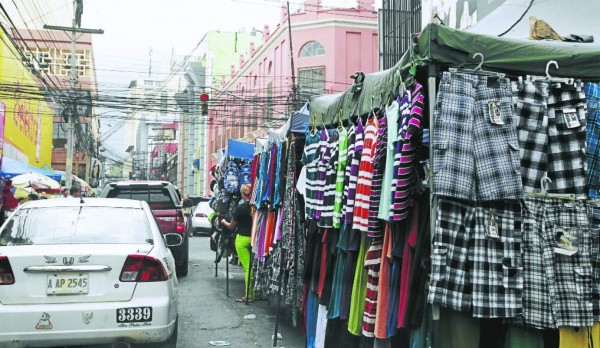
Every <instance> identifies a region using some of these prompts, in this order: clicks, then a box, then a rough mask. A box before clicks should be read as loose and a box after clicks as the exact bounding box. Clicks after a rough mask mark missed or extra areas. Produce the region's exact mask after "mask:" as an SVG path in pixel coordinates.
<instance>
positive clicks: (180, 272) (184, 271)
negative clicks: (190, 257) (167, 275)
mask: <svg viewBox="0 0 600 348" xmlns="http://www.w3.org/2000/svg"><path fill="white" fill-rule="evenodd" d="M175 272H176V273H177V276H178V277H186V276H187V275H188V262H187V260H186V261H185V263H184V264H183V265H181V266H177V269H176V270H175Z"/></svg>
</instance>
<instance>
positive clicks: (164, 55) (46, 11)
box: [2, 0, 381, 151]
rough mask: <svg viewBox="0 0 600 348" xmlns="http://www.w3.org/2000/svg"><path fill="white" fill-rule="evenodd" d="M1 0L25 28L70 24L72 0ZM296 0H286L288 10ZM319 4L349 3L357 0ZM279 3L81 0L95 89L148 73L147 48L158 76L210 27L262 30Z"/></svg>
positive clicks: (115, 87)
mask: <svg viewBox="0 0 600 348" xmlns="http://www.w3.org/2000/svg"><path fill="white" fill-rule="evenodd" d="M380 2H381V1H380V0H379V1H377V3H380ZM2 3H3V4H4V6H5V8H6V9H7V10H8V12H9V13H10V15H11V17H12V19H13V21H15V22H16V23H17V26H21V27H23V23H24V22H26V23H27V25H28V26H29V27H30V28H41V27H42V25H43V24H53V25H61V26H70V25H71V21H72V16H73V12H72V6H73V1H72V0H15V1H14V2H13V1H2ZM301 3H303V1H302V0H292V1H290V7H291V8H292V11H293V10H294V9H295V8H296V9H297V8H298V7H299V6H300V5H301ZM322 3H323V5H325V6H353V5H355V4H356V0H323V1H322ZM15 4H16V6H15ZM283 4H285V1H280V0H169V1H161V0H84V7H83V16H82V27H83V28H92V29H103V30H104V34H103V35H94V37H93V44H94V54H95V58H96V61H95V63H96V70H97V72H96V73H97V82H98V88H99V89H100V90H103V91H104V93H109V92H114V93H119V92H121V93H124V91H125V89H126V87H127V86H128V85H129V82H130V81H131V80H135V79H137V78H140V77H146V76H148V69H149V66H150V56H149V51H150V49H152V77H161V76H165V74H166V73H167V72H168V70H169V66H170V62H171V59H172V57H173V56H174V57H175V59H181V57H182V56H184V55H188V54H190V53H191V52H192V50H193V49H194V47H195V46H196V44H197V43H198V42H199V40H200V39H201V38H202V37H203V35H204V34H205V33H206V32H207V31H209V30H224V31H235V30H239V29H240V28H246V30H250V29H252V28H253V27H255V28H257V29H259V30H262V28H263V25H264V24H269V25H270V27H271V28H272V29H271V30H273V28H274V27H275V25H277V23H279V19H280V14H281V6H282V5H283ZM17 10H20V13H19V11H17ZM173 53H174V55H173ZM106 116H110V114H108V115H104V117H106ZM103 123H104V124H105V125H104V126H103V127H102V131H104V132H106V131H108V129H109V128H108V127H107V126H106V124H107V123H106V122H105V121H104V120H103ZM123 138H124V132H118V133H116V134H115V135H114V136H111V139H110V142H109V145H110V146H112V147H113V148H115V149H116V150H119V151H123V150H124V139H123Z"/></svg>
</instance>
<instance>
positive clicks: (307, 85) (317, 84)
mask: <svg viewBox="0 0 600 348" xmlns="http://www.w3.org/2000/svg"><path fill="white" fill-rule="evenodd" d="M298 83H299V84H300V95H301V98H302V100H306V99H308V98H309V97H311V96H314V95H321V94H324V93H325V68H324V67H313V68H304V69H298Z"/></svg>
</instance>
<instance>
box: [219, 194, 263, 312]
mask: <svg viewBox="0 0 600 348" xmlns="http://www.w3.org/2000/svg"><path fill="white" fill-rule="evenodd" d="M240 193H241V194H242V202H241V203H240V204H239V205H238V206H237V208H235V211H234V212H233V219H232V220H231V222H227V221H226V220H224V219H221V220H220V222H219V223H220V224H221V226H223V227H225V228H227V229H228V230H230V231H235V234H236V236H235V250H236V252H237V254H238V257H239V259H240V263H241V264H242V267H243V268H244V279H245V284H246V292H245V293H246V295H245V296H244V297H241V298H238V299H236V300H235V301H236V302H246V301H248V302H252V301H253V297H254V289H253V287H252V285H250V284H249V282H250V279H249V275H250V258H251V255H252V254H251V253H252V246H251V243H250V234H251V232H252V211H251V210H250V185H249V184H245V185H242V187H241V188H240Z"/></svg>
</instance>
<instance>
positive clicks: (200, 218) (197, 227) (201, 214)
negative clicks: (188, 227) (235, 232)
mask: <svg viewBox="0 0 600 348" xmlns="http://www.w3.org/2000/svg"><path fill="white" fill-rule="evenodd" d="M212 212H213V210H212V208H211V207H210V205H209V204H208V202H200V203H198V205H197V206H196V209H194V212H193V214H192V228H193V229H194V235H195V234H196V233H198V232H206V233H209V232H210V230H211V228H212V225H211V224H210V221H209V220H208V217H209V216H210V214H211V213H212Z"/></svg>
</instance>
